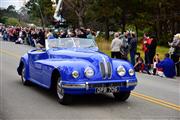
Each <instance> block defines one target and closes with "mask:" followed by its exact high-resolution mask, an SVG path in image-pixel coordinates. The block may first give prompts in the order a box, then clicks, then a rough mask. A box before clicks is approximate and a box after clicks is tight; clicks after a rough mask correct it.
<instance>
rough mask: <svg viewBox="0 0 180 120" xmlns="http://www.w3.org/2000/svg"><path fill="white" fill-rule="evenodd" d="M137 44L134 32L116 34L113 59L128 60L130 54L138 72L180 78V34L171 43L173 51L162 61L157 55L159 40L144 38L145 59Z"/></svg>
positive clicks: (150, 36) (152, 36) (112, 52)
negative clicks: (138, 50)
mask: <svg viewBox="0 0 180 120" xmlns="http://www.w3.org/2000/svg"><path fill="white" fill-rule="evenodd" d="M137 42H138V40H137V36H136V34H135V33H134V32H130V31H127V32H125V33H123V34H122V33H118V32H116V33H115V34H114V39H113V40H112V43H111V57H112V58H117V59H124V60H128V54H130V62H131V64H132V65H133V66H134V69H135V71H136V72H143V73H148V74H151V75H159V76H161V77H170V78H173V77H174V76H176V75H177V76H180V61H179V58H180V34H176V35H175V36H174V39H173V41H172V42H171V43H169V46H170V47H171V49H170V51H169V53H167V54H165V56H164V60H160V58H159V54H158V53H156V48H157V39H156V37H155V36H154V35H153V34H152V35H151V34H149V35H147V34H144V36H143V39H142V51H143V52H144V59H143V58H142V57H141V54H140V53H138V52H137Z"/></svg>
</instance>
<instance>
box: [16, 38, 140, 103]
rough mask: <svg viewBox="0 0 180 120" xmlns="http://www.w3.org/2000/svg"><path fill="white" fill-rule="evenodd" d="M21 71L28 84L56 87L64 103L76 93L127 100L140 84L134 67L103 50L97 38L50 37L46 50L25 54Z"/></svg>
mask: <svg viewBox="0 0 180 120" xmlns="http://www.w3.org/2000/svg"><path fill="white" fill-rule="evenodd" d="M17 71H18V74H19V75H20V76H21V79H22V83H23V84H24V85H28V84H29V83H30V82H33V83H35V84H38V85H40V86H42V87H45V88H48V89H53V90H54V91H55V93H56V95H57V99H58V101H59V102H60V103H61V104H69V103H70V102H72V96H73V95H81V94H102V93H112V94H113V95H114V97H115V99H117V100H119V101H125V100H127V99H128V97H129V96H130V92H131V91H132V90H133V89H134V88H135V86H136V85H137V79H136V76H135V72H134V69H133V66H132V65H131V64H130V63H129V62H127V61H124V60H119V59H112V58H110V57H109V56H107V55H106V54H104V53H102V52H100V51H99V50H98V47H97V45H96V43H95V41H94V40H93V39H82V38H63V39H50V40H46V48H45V49H35V50H31V51H29V52H28V53H27V54H25V55H24V56H22V57H21V59H20V63H19V67H18V68H17Z"/></svg>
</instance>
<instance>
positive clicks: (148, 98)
mask: <svg viewBox="0 0 180 120" xmlns="http://www.w3.org/2000/svg"><path fill="white" fill-rule="evenodd" d="M0 52H1V53H3V54H7V55H10V56H13V57H15V58H16V59H19V58H20V55H17V54H13V53H11V52H9V51H6V50H2V49H0ZM131 95H132V96H134V97H137V98H141V99H143V100H146V101H149V102H152V103H156V104H158V105H161V106H164V107H167V108H171V109H173V110H177V111H180V106H179V105H176V104H173V103H170V102H167V101H164V100H161V99H158V98H154V97H151V96H147V95H144V94H140V93H137V92H131Z"/></svg>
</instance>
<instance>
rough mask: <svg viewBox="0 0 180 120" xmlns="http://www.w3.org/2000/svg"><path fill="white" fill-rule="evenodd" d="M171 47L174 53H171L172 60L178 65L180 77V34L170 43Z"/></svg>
mask: <svg viewBox="0 0 180 120" xmlns="http://www.w3.org/2000/svg"><path fill="white" fill-rule="evenodd" d="M169 46H170V47H171V49H172V50H173V51H171V52H170V51H169V53H171V59H172V60H173V61H174V63H175V64H176V69H177V76H180V61H179V58H180V33H178V34H176V35H174V38H173V41H172V42H171V43H169Z"/></svg>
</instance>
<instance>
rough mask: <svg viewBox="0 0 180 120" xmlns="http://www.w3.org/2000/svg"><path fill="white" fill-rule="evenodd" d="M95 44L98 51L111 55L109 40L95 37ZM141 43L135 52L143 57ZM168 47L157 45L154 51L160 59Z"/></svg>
mask: <svg viewBox="0 0 180 120" xmlns="http://www.w3.org/2000/svg"><path fill="white" fill-rule="evenodd" d="M96 42H97V45H98V47H99V49H100V51H102V52H104V53H105V54H107V55H109V56H111V49H110V45H111V41H106V40H105V39H103V38H99V39H97V41H96ZM141 48H142V45H141V44H139V45H138V48H137V52H140V54H141V56H142V57H143V58H144V52H143V51H142V49H141ZM168 50H169V48H167V47H163V46H158V47H157V50H156V53H158V54H159V57H160V59H161V60H162V59H163V58H164V54H165V53H168Z"/></svg>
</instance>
